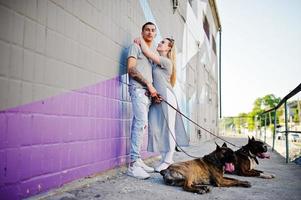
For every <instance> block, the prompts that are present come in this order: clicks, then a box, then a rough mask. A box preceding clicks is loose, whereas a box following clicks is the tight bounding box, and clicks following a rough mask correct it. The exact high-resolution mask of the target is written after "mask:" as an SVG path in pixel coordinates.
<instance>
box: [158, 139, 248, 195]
mask: <svg viewBox="0 0 301 200" xmlns="http://www.w3.org/2000/svg"><path fill="white" fill-rule="evenodd" d="M234 162H235V155H234V152H233V151H232V150H231V149H230V148H228V147H227V145H226V144H225V143H224V144H223V146H222V147H220V146H218V145H216V150H215V151H213V152H212V153H210V154H208V155H205V156H204V157H203V158H199V159H194V160H190V161H186V162H180V163H174V164H172V165H170V166H169V167H168V168H167V169H165V170H162V171H161V172H160V174H161V175H162V176H163V179H164V182H165V183H166V184H167V185H173V186H182V187H183V189H184V190H185V191H189V192H194V193H199V194H204V193H207V192H209V191H210V189H209V187H208V185H214V186H217V187H230V186H241V187H251V184H250V183H249V182H248V181H240V180H237V179H232V178H228V177H224V176H223V175H224V166H225V164H227V165H228V170H229V169H230V168H232V170H234V165H233V164H230V163H234ZM229 166H230V167H229Z"/></svg>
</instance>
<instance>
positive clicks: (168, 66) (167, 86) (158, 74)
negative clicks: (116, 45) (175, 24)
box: [127, 22, 189, 179]
mask: <svg viewBox="0 0 301 200" xmlns="http://www.w3.org/2000/svg"><path fill="white" fill-rule="evenodd" d="M155 36H156V26H155V24H154V23H152V22H147V23H145V24H144V25H143V26H142V32H141V38H136V39H135V40H134V44H132V46H131V47H130V49H129V53H128V60H127V67H128V73H129V77H130V88H129V92H130V95H131V99H132V109H133V121H132V127H131V150H130V159H131V161H130V164H129V168H128V172H127V174H128V175H129V176H132V177H136V178H139V179H147V178H149V177H150V176H149V174H148V172H154V171H156V172H160V171H161V170H163V169H166V168H167V167H168V166H169V165H170V164H172V163H173V154H174V152H175V147H176V143H175V140H176V141H177V144H178V145H180V146H187V145H188V143H189V138H188V136H187V134H186V131H185V128H184V124H183V121H182V118H181V116H180V115H179V114H178V113H177V112H176V111H175V110H174V109H173V108H171V107H170V106H168V105H167V104H166V103H164V102H161V103H158V102H157V103H153V104H152V102H151V99H152V98H153V99H156V100H159V101H160V97H159V96H158V94H160V96H161V97H162V98H163V99H165V100H166V101H167V102H169V103H170V104H171V105H173V106H174V107H175V108H178V106H177V99H176V96H175V94H174V92H173V86H174V85H175V81H176V52H175V48H176V47H175V43H174V40H173V39H170V38H165V39H163V40H162V41H161V42H160V43H159V44H158V46H157V49H156V50H157V52H158V53H157V52H156V51H155V50H154V49H153V39H154V38H155ZM147 94H150V95H147ZM147 129H148V147H147V150H148V151H150V152H160V154H161V162H160V163H159V164H158V165H157V166H156V167H155V169H154V168H152V167H149V166H147V165H146V164H145V163H144V162H143V161H142V160H141V155H140V148H141V145H142V144H143V137H144V132H145V131H146V130H147Z"/></svg>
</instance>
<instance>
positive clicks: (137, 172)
mask: <svg viewBox="0 0 301 200" xmlns="http://www.w3.org/2000/svg"><path fill="white" fill-rule="evenodd" d="M127 175H128V176H132V177H135V178H138V179H148V178H149V177H150V175H149V174H148V173H147V172H146V171H144V169H143V168H142V167H141V166H139V164H138V163H137V162H134V163H133V166H129V168H128V171H127Z"/></svg>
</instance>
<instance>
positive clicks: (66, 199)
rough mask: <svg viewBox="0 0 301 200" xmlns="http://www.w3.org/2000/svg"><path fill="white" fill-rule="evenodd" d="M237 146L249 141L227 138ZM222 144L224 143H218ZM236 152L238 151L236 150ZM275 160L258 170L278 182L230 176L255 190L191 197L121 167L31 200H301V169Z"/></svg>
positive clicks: (208, 147)
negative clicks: (133, 175)
mask: <svg viewBox="0 0 301 200" xmlns="http://www.w3.org/2000/svg"><path fill="white" fill-rule="evenodd" d="M225 139H227V140H229V141H230V142H232V143H234V144H236V145H240V146H242V145H245V144H246V143H247V141H248V139H247V138H225ZM214 142H215V140H209V141H206V142H202V143H199V144H194V145H191V146H190V147H187V148H185V150H186V151H187V152H189V153H190V154H192V155H194V156H204V155H206V154H208V153H210V152H212V151H213V150H214V149H215V143H214ZM216 142H217V143H218V144H220V145H221V144H222V143H223V142H222V141H220V140H216ZM233 150H236V148H233ZM269 153H270V155H271V159H264V160H262V159H259V165H257V167H256V169H259V170H262V171H264V172H266V173H268V174H274V175H275V176H276V178H274V179H262V178H256V177H240V176H234V175H226V176H229V177H233V178H236V179H241V180H247V181H249V182H250V183H251V185H252V187H251V188H242V187H229V188H218V187H212V188H211V192H210V193H207V194H203V195H199V194H194V193H189V192H186V191H184V190H183V189H182V188H181V187H174V186H167V185H165V184H164V183H163V179H162V176H161V175H160V174H159V173H151V177H150V178H149V179H147V180H138V179H135V178H132V177H129V176H127V175H126V174H125V172H126V167H125V166H124V167H120V168H117V169H114V170H110V171H107V172H104V173H101V174H97V175H94V176H92V177H86V178H83V179H80V180H76V181H73V182H72V183H69V184H66V185H64V186H63V187H61V188H59V189H55V190H52V191H49V192H47V193H44V194H40V195H37V196H34V197H31V198H29V199H31V200H37V199H39V200H41V199H43V200H44V199H45V200H46V199H47V200H85V199H102V200H123V199H124V200H125V199H131V200H135V199H137V200H138V199H139V200H140V199H141V200H142V199H143V200H148V199H149V200H159V199H162V200H165V199H166V200H171V199H172V200H174V199H181V200H184V199H192V200H193V199H198V200H200V199H206V200H207V199H208V200H213V199H214V200H216V199H223V200H227V199H229V200H230V199H231V200H232V199H235V200H240V199H241V200H265V199H266V200H273V199H281V200H300V199H301V166H300V165H296V164H295V163H289V164H286V163H285V158H284V157H282V156H281V155H280V154H278V153H277V152H271V148H269ZM190 159H192V158H190V157H188V156H187V155H185V154H184V153H182V152H177V153H176V154H175V161H176V162H177V161H183V160H190ZM145 162H146V163H147V164H149V165H155V164H156V163H157V162H158V158H152V159H148V160H146V161H145Z"/></svg>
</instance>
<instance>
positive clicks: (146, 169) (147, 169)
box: [136, 158, 155, 173]
mask: <svg viewBox="0 0 301 200" xmlns="http://www.w3.org/2000/svg"><path fill="white" fill-rule="evenodd" d="M136 162H137V164H138V165H139V166H140V167H142V168H143V169H144V170H145V171H146V172H148V173H152V172H154V171H155V170H154V168H152V167H149V166H147V165H146V164H145V163H144V162H143V160H141V159H140V158H139V159H138V160H137V161H136Z"/></svg>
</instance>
